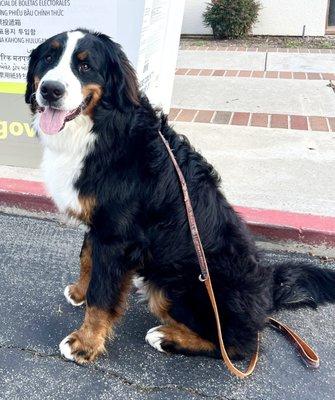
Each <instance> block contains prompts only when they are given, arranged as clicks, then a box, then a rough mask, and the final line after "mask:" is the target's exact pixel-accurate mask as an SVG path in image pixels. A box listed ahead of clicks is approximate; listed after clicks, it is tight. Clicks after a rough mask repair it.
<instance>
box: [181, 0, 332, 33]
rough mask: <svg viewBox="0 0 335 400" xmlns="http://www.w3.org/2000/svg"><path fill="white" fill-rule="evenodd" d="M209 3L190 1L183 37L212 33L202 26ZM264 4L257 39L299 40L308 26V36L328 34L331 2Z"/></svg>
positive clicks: (273, 0)
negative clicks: (271, 37) (278, 36)
mask: <svg viewBox="0 0 335 400" xmlns="http://www.w3.org/2000/svg"><path fill="white" fill-rule="evenodd" d="M207 3H208V1H207V0H186V6H185V13H184V20H183V27H182V33H184V34H208V33H211V30H210V29H208V28H206V27H204V26H203V22H202V13H203V11H204V10H205V8H206V4H207ZM260 3H261V6H262V9H261V11H260V15H259V21H258V23H257V24H256V25H255V26H254V28H253V33H254V34H256V35H290V36H299V35H301V34H302V31H303V26H304V25H306V35H309V36H323V35H324V34H325V24H326V15H327V5H328V0H260Z"/></svg>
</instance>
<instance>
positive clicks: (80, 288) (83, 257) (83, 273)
mask: <svg viewBox="0 0 335 400" xmlns="http://www.w3.org/2000/svg"><path fill="white" fill-rule="evenodd" d="M91 269H92V246H91V242H90V239H89V237H88V234H87V233H86V234H85V238H84V243H83V246H82V248H81V252H80V275H79V279H78V281H77V282H76V283H74V284H72V285H68V286H66V288H65V290H64V296H65V297H66V300H67V301H68V302H69V303H70V304H72V305H73V306H80V305H82V304H83V303H84V302H85V299H86V292H87V288H88V285H89V283H90V279H91Z"/></svg>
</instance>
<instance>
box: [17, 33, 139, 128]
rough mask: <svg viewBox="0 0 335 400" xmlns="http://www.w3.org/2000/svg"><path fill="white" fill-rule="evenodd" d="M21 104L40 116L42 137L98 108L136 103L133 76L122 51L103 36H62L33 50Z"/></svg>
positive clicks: (90, 113)
mask: <svg viewBox="0 0 335 400" xmlns="http://www.w3.org/2000/svg"><path fill="white" fill-rule="evenodd" d="M25 100H26V103H29V104H30V106H31V109H32V111H33V112H34V113H36V112H39V113H40V116H39V128H40V130H41V131H42V132H44V133H46V134H55V133H58V132H60V131H61V130H62V129H64V127H65V125H66V123H67V122H69V121H71V120H73V119H74V118H76V117H77V116H79V115H81V114H85V115H90V116H92V115H93V113H94V109H95V108H96V107H97V106H98V105H101V106H103V107H107V108H113V107H114V108H117V109H119V110H121V111H123V110H125V109H126V108H127V107H130V106H136V105H138V104H139V89H138V83H137V78H136V74H135V72H134V70H133V68H132V67H131V65H130V63H129V61H128V59H127V57H126V56H125V54H124V53H123V51H122V50H121V47H120V46H119V45H118V44H117V43H114V42H113V41H112V40H111V39H110V38H109V37H108V36H106V35H103V34H99V33H92V32H89V31H86V30H81V29H80V30H76V31H70V32H64V33H61V34H59V35H56V36H53V37H52V38H50V39H48V40H46V41H45V42H44V43H42V44H41V45H40V46H38V47H37V48H36V49H35V50H33V51H32V53H31V56H30V62H29V67H28V74H27V89H26V95H25Z"/></svg>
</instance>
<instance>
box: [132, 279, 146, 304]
mask: <svg viewBox="0 0 335 400" xmlns="http://www.w3.org/2000/svg"><path fill="white" fill-rule="evenodd" d="M133 285H134V286H135V288H136V294H137V295H138V296H139V301H148V300H149V294H148V288H147V283H145V281H144V278H143V276H139V275H135V276H134V278H133Z"/></svg>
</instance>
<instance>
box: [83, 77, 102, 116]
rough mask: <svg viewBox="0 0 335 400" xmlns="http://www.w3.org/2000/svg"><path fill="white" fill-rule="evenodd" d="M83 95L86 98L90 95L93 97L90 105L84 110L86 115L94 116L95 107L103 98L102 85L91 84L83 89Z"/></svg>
mask: <svg viewBox="0 0 335 400" xmlns="http://www.w3.org/2000/svg"><path fill="white" fill-rule="evenodd" d="M82 93H83V96H84V98H86V97H87V96H88V95H90V94H91V95H92V99H91V101H90V103H89V104H88V106H87V107H86V108H85V110H84V114H86V115H89V116H92V114H93V110H94V108H95V106H96V105H97V104H98V102H99V100H100V99H101V97H102V88H101V86H100V85H96V84H94V83H91V84H89V85H86V86H84V87H83V88H82Z"/></svg>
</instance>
